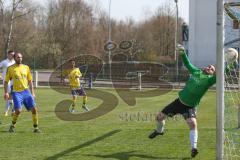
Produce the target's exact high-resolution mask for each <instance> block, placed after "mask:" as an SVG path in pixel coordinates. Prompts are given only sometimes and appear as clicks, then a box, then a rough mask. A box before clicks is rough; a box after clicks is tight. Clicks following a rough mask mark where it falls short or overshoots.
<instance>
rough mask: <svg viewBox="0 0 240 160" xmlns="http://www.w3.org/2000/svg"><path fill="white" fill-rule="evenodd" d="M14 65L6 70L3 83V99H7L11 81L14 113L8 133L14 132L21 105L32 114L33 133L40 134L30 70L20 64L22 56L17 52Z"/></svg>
mask: <svg viewBox="0 0 240 160" xmlns="http://www.w3.org/2000/svg"><path fill="white" fill-rule="evenodd" d="M14 60H15V62H16V63H15V64H14V65H12V66H9V67H8V68H7V73H6V78H5V81H4V98H5V100H7V99H8V98H9V93H8V82H9V81H10V80H12V82H13V91H12V98H13V103H14V110H15V113H14V114H13V117H12V124H11V126H10V128H9V132H15V125H16V122H17V119H18V117H19V115H20V113H21V111H22V105H24V106H25V108H26V109H27V110H28V111H31V112H32V120H33V127H34V130H33V131H34V132H35V133H39V132H41V131H40V130H39V128H38V112H37V108H36V104H35V100H34V97H35V93H34V88H33V82H32V75H31V72H30V68H29V67H28V66H27V65H24V64H22V54H21V53H19V52H17V53H15V54H14Z"/></svg>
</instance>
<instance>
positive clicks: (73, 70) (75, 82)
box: [63, 60, 89, 112]
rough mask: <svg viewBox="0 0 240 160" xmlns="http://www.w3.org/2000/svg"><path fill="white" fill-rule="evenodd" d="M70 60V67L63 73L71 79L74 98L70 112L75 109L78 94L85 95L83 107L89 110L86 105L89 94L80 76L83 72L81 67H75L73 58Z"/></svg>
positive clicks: (70, 83) (70, 84)
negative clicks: (82, 84)
mask: <svg viewBox="0 0 240 160" xmlns="http://www.w3.org/2000/svg"><path fill="white" fill-rule="evenodd" d="M70 62H71V66H70V69H67V70H65V71H64V74H63V75H64V77H66V78H67V79H68V80H69V86H70V89H71V94H72V98H73V103H72V108H71V109H70V112H74V111H75V105H76V100H77V95H79V96H82V97H83V102H82V108H83V109H84V110H85V111H86V112H87V111H89V109H88V107H87V106H86V102H87V94H86V92H85V90H84V89H83V87H82V86H81V83H80V78H81V77H82V73H81V71H80V70H79V68H77V67H75V61H74V60H71V61H70Z"/></svg>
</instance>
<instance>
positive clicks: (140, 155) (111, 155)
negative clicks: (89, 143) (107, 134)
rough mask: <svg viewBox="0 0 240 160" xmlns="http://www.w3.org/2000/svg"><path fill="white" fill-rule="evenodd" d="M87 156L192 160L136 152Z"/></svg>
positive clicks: (122, 158) (123, 158)
mask: <svg viewBox="0 0 240 160" xmlns="http://www.w3.org/2000/svg"><path fill="white" fill-rule="evenodd" d="M85 156H91V157H98V158H102V159H104V158H114V159H118V160H129V159H130V158H131V157H137V158H142V159H148V160H151V159H158V160H160V159H165V160H167V159H170V160H171V159H175V160H188V159H190V158H189V157H185V158H179V157H178V158H177V157H155V156H149V155H144V154H139V153H136V151H129V152H119V153H114V154H108V155H85Z"/></svg>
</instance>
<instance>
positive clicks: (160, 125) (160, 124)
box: [156, 121, 165, 133]
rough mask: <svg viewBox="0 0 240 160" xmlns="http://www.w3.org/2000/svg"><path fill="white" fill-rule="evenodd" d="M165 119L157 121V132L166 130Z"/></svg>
mask: <svg viewBox="0 0 240 160" xmlns="http://www.w3.org/2000/svg"><path fill="white" fill-rule="evenodd" d="M164 126H165V121H160V122H159V121H157V129H156V130H157V132H158V133H162V132H163V131H164Z"/></svg>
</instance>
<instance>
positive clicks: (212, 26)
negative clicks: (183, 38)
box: [189, 0, 239, 67]
mask: <svg viewBox="0 0 240 160" xmlns="http://www.w3.org/2000/svg"><path fill="white" fill-rule="evenodd" d="M216 4H217V3H216V1H209V0H189V58H190V59H191V61H192V63H193V64H194V65H196V66H198V67H203V66H206V65H208V64H216V49H217V48H216V44H217V40H216V37H217V35H216V34H217V27H216V22H217V5H216ZM225 23H226V24H225V42H229V41H232V40H234V39H236V38H239V29H232V21H231V20H230V19H229V18H228V17H226V18H225ZM238 46H239V42H235V43H232V44H231V45H228V46H226V47H236V48H237V47H238Z"/></svg>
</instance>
